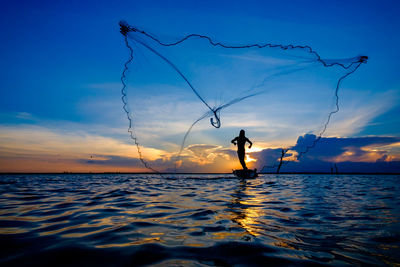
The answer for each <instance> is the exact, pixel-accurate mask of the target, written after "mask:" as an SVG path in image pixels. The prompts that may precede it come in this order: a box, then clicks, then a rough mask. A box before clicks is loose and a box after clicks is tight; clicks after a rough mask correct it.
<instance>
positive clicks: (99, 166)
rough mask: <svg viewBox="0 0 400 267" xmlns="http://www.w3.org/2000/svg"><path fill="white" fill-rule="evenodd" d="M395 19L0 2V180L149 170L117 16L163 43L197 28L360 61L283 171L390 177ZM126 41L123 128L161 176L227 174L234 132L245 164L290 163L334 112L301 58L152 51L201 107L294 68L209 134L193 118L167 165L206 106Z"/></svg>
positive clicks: (318, 12)
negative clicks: (245, 148) (246, 143)
mask: <svg viewBox="0 0 400 267" xmlns="http://www.w3.org/2000/svg"><path fill="white" fill-rule="evenodd" d="M399 12H400V4H399V3H398V1H285V2H284V3H283V2H282V3H281V2H279V1H5V2H4V3H3V5H2V9H1V11H0V13H1V16H0V22H1V23H0V27H1V32H2V42H0V48H1V49H0V54H1V56H0V58H1V65H0V68H1V71H0V90H1V97H0V172H64V171H68V172H106V171H107V172H108V171H110V172H118V171H120V172H130V171H148V170H146V169H145V168H144V166H143V165H142V164H141V162H140V161H139V159H138V152H137V149H136V146H135V145H134V143H133V141H132V140H131V139H130V138H129V133H128V132H127V127H128V121H127V119H126V114H125V113H124V112H123V109H122V105H123V104H122V101H121V87H122V84H121V81H120V77H121V73H122V70H123V65H124V63H125V62H126V60H127V59H128V56H129V51H128V49H127V48H126V46H125V44H124V39H123V36H122V35H121V33H120V32H119V25H118V22H119V21H120V20H125V21H127V22H128V23H129V24H130V25H133V26H135V27H138V28H140V29H143V30H145V31H146V32H149V33H151V34H154V35H155V36H157V37H159V38H160V39H163V40H166V41H174V40H175V41H176V40H177V39H179V37H183V36H185V35H187V34H190V33H199V34H205V35H209V36H211V37H212V38H213V39H215V40H216V41H220V42H226V43H229V44H246V43H256V42H258V43H279V44H300V45H310V46H312V47H313V48H314V49H315V50H316V51H318V53H319V54H320V55H321V56H322V57H323V58H326V59H349V58H352V57H356V56H360V55H367V56H369V61H368V62H367V63H366V64H362V65H361V66H360V68H359V69H358V70H357V71H356V72H355V73H354V74H352V75H350V76H349V77H347V78H346V79H345V80H344V81H343V82H342V84H341V88H340V91H339V96H340V111H339V112H338V113H337V114H334V115H333V117H332V120H331V122H330V124H329V126H328V129H327V131H326V133H325V134H324V137H323V138H322V139H321V141H320V142H319V143H318V144H317V145H316V147H315V148H314V149H312V150H310V152H309V153H307V154H306V155H305V156H304V157H302V158H301V159H299V160H297V161H296V162H293V163H291V164H288V165H286V166H284V167H283V168H282V171H315V172H317V171H329V170H330V168H331V167H332V166H333V165H334V164H337V166H339V169H340V170H341V171H348V172H400V101H399V100H400V76H399V67H398V62H399V61H400V52H399V47H400V35H399V34H398V29H399V28H400V18H399V16H398V14H399ZM131 37H132V36H131ZM138 38H140V37H138ZM140 40H143V42H146V43H148V44H149V45H154V46H152V47H154V49H157V46H155V44H152V43H151V42H150V41H149V40H146V39H145V38H143V39H140ZM129 41H130V42H131V45H132V47H133V49H134V60H133V62H132V64H131V65H130V66H131V68H130V70H129V72H128V75H127V83H128V88H127V94H128V103H129V106H130V110H131V111H132V114H133V119H134V125H135V127H134V130H135V134H136V135H137V137H138V140H139V143H140V145H141V146H140V148H141V151H142V152H143V155H144V158H145V160H146V161H147V162H148V163H149V164H150V165H151V166H153V167H154V168H155V169H157V170H159V171H174V169H175V166H177V167H179V168H178V171H182V172H230V171H231V170H232V169H234V168H238V167H239V166H240V165H239V163H238V161H237V159H236V151H235V147H234V146H233V145H231V144H230V140H231V139H233V138H234V137H235V136H237V135H238V133H239V130H240V129H245V130H246V133H247V136H248V137H249V138H250V139H251V140H252V141H253V143H254V148H253V149H252V150H250V151H249V152H250V153H249V158H248V163H249V165H250V166H252V167H258V168H260V167H262V166H264V165H272V164H274V163H275V162H276V160H277V158H278V157H279V156H280V151H281V148H288V147H290V148H291V150H290V152H289V153H288V155H287V156H288V159H292V160H295V159H296V158H295V156H296V154H297V153H299V152H300V151H303V150H304V145H305V144H310V142H312V140H313V138H315V135H317V134H318V132H319V131H320V130H321V126H322V125H323V123H324V122H325V121H326V117H327V114H328V113H329V111H332V110H334V105H333V104H334V89H335V83H336V81H337V79H338V77H340V76H341V75H343V74H344V73H346V72H345V71H343V70H340V69H332V70H330V71H328V72H327V71H326V70H325V69H324V68H323V67H321V66H318V65H317V64H315V62H311V63H309V62H308V61H307V60H310V57H309V56H308V57H307V55H304V54H302V53H301V52H299V53H295V54H293V53H292V54H290V55H287V54H284V53H283V52H281V51H278V52H277V51H275V52H272V54H271V53H270V52H269V51H268V52H265V53H264V52H263V51H261V52H260V51H257V52H255V51H241V52H236V51H222V50H218V49H217V50H215V49H213V48H212V47H210V46H208V45H206V44H204V43H195V42H192V43H189V44H188V45H184V46H182V47H176V48H171V49H167V48H160V50H159V51H160V53H163V55H165V56H167V57H168V58H169V59H170V60H171V61H173V62H174V64H176V65H177V66H179V68H180V69H181V70H182V71H184V72H185V74H186V75H188V77H189V78H190V80H191V82H193V84H195V85H196V88H198V89H199V91H200V92H201V94H202V95H203V96H204V97H205V98H206V99H207V100H209V101H210V103H211V105H218V104H222V103H226V102H227V101H229V100H231V99H233V98H235V97H237V96H244V93H243V92H244V91H246V89H248V88H251V87H252V86H253V87H254V85H256V84H257V82H260V81H262V80H263V78H264V77H265V75H266V74H267V76H268V75H269V72H268V71H270V70H271V69H272V71H273V72H274V73H276V72H279V71H280V70H283V71H286V70H291V69H290V68H291V67H292V66H301V67H304V70H303V69H302V70H300V71H296V72H293V73H289V74H286V73H285V75H281V76H276V77H275V76H274V78H273V81H271V82H269V80H268V82H269V83H268V86H270V87H268V86H265V87H263V89H265V91H263V92H262V94H260V95H259V96H256V97H254V98H251V99H247V100H244V101H242V102H240V103H237V104H235V105H234V106H232V107H230V108H227V109H226V110H224V111H222V114H221V119H222V126H221V128H220V129H215V128H213V127H212V126H211V125H210V122H209V118H208V117H207V118H206V119H204V120H203V121H202V122H200V123H199V124H198V125H196V126H195V127H194V128H193V131H192V134H191V135H189V138H188V140H187V143H186V144H185V145H186V146H185V148H184V150H183V152H182V155H181V157H180V158H179V159H178V158H176V156H177V153H178V151H179V148H180V145H181V142H182V139H183V136H184V134H185V132H186V130H187V129H188V127H189V126H190V125H191V123H193V121H194V120H195V119H197V118H198V117H200V116H201V115H202V114H204V112H207V109H206V108H205V107H204V105H203V104H202V103H201V102H200V101H199V99H198V98H196V96H195V95H194V94H193V92H192V91H191V89H190V88H188V87H187V86H186V85H185V84H184V81H183V80H182V79H181V77H179V75H177V73H176V72H174V71H173V70H172V69H171V68H170V67H169V66H167V65H166V64H165V62H163V61H162V60H160V58H157V56H154V54H152V53H151V52H149V50H148V49H146V48H145V47H144V46H143V45H141V44H140V43H137V42H136V43H135V40H134V39H129ZM232 62H234V64H233V63H232ZM304 62H306V63H304ZM346 62H348V61H346ZM267 72H268V73H267ZM266 171H271V170H266Z"/></svg>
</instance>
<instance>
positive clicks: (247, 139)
mask: <svg viewBox="0 0 400 267" xmlns="http://www.w3.org/2000/svg"><path fill="white" fill-rule="evenodd" d="M246 141H247V142H249V144H250V145H249V148H251V146H252V145H253V143H252V142H251V141H250V140H249V138H246Z"/></svg>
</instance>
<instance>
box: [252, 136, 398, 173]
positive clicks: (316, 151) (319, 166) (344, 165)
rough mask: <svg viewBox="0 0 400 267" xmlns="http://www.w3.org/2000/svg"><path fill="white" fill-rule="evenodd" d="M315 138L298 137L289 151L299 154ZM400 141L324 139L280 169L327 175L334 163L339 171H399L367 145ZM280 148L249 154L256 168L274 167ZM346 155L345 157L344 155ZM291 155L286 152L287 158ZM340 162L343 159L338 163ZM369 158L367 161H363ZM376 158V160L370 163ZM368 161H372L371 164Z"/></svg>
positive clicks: (385, 157) (387, 138)
mask: <svg viewBox="0 0 400 267" xmlns="http://www.w3.org/2000/svg"><path fill="white" fill-rule="evenodd" d="M316 138H317V137H316V136H315V135H312V134H306V135H304V136H300V137H299V138H298V139H297V142H296V145H294V146H293V147H291V148H290V149H291V150H292V151H296V152H297V153H300V152H302V151H305V150H306V148H307V146H310V145H312V144H313V142H314V141H315V139H316ZM397 142H400V138H399V137H378V136H372V137H371V136H368V137H352V138H338V137H323V138H321V139H320V140H319V141H318V142H317V143H316V145H315V147H314V148H311V149H310V150H309V151H308V152H307V153H306V154H304V155H303V156H302V157H301V158H300V160H299V161H298V162H290V163H288V164H284V165H283V166H282V169H281V171H283V172H329V171H330V170H331V168H332V167H333V165H334V164H335V163H336V164H337V166H338V169H339V171H341V172H365V173H367V172H386V173H387V172H391V173H392V172H397V173H398V172H400V162H399V161H389V159H390V157H389V155H388V152H387V151H384V150H379V151H369V150H367V149H365V148H366V147H368V146H374V147H379V146H385V145H390V144H394V143H397ZM281 150H282V148H278V149H264V150H263V151H260V152H256V153H252V154H251V155H252V157H253V158H256V159H257V160H258V161H257V162H258V167H259V168H260V169H261V168H262V167H263V166H267V167H268V166H273V165H274V164H275V165H276V163H277V162H278V161H277V160H278V159H279V157H280V155H281ZM346 155H347V156H346ZM290 156H292V155H291V154H290V152H289V153H287V154H286V157H290ZM341 159H342V160H341ZM363 159H368V161H369V162H365V160H364V162H363ZM373 159H375V160H373ZM371 160H372V161H373V162H371ZM275 170H276V168H265V169H264V171H266V172H274V171H275Z"/></svg>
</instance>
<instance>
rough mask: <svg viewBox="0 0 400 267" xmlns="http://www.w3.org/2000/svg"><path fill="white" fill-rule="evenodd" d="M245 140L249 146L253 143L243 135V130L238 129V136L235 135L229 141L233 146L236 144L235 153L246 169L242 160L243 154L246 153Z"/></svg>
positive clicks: (245, 168) (244, 168)
mask: <svg viewBox="0 0 400 267" xmlns="http://www.w3.org/2000/svg"><path fill="white" fill-rule="evenodd" d="M246 142H249V144H250V145H249V148H251V146H252V145H253V143H252V142H251V141H250V140H249V139H248V138H247V137H246V136H245V135H244V130H240V133H239V136H236V137H235V138H234V139H233V140H232V141H231V143H232V144H234V145H235V146H236V145H237V147H238V148H237V153H238V157H239V161H240V164H242V167H243V170H247V167H246V162H244V155H245V154H246V150H245V148H244V146H245V145H246Z"/></svg>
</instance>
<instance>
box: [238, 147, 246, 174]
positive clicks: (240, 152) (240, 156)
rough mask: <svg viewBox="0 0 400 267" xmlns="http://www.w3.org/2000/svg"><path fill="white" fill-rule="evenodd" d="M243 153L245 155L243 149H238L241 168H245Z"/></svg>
mask: <svg viewBox="0 0 400 267" xmlns="http://www.w3.org/2000/svg"><path fill="white" fill-rule="evenodd" d="M244 155H245V152H244V151H238V157H239V161H240V164H241V165H242V167H243V170H247V167H246V162H244Z"/></svg>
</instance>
